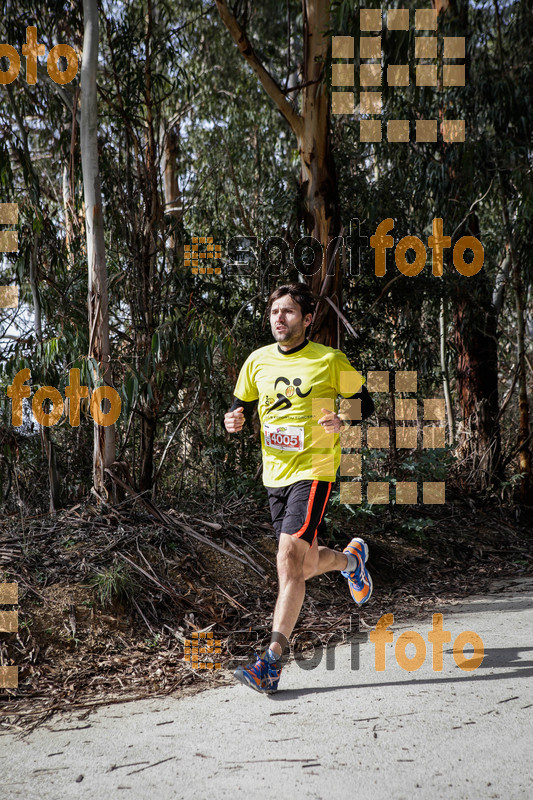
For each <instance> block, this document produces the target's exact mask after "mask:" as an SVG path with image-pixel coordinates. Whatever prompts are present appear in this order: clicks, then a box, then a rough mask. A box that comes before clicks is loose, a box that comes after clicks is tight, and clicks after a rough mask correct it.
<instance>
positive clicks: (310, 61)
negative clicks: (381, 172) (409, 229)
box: [215, 0, 342, 347]
mask: <svg viewBox="0 0 533 800" xmlns="http://www.w3.org/2000/svg"><path fill="white" fill-rule="evenodd" d="M215 2H216V5H217V8H218V12H219V14H220V16H221V18H222V21H223V22H224V24H225V25H226V27H227V29H228V30H229V32H230V34H231V36H232V37H233V39H234V41H235V42H236V44H237V46H238V48H239V51H240V52H241V54H242V56H243V57H244V58H245V59H246V61H247V62H248V64H249V65H250V67H251V68H252V69H253V71H254V72H255V73H256V75H257V77H258V79H259V81H260V82H261V84H262V86H263V88H264V90H265V91H266V93H267V94H268V96H269V97H270V98H271V100H273V101H274V103H275V104H276V106H277V107H278V109H279V111H280V112H281V114H282V115H283V116H284V117H285V119H286V120H287V122H288V123H289V125H290V127H291V130H292V132H293V134H294V136H295V138H296V143H297V147H298V152H299V154H300V164H301V174H300V191H301V199H302V204H303V215H302V216H303V221H304V225H305V228H306V230H307V233H308V234H309V235H310V236H314V237H315V239H317V240H318V242H320V244H321V246H322V249H323V254H324V255H323V258H322V263H321V268H320V270H319V271H317V272H316V273H315V274H314V275H313V276H311V277H309V279H308V283H309V284H310V286H311V288H312V289H313V291H314V292H315V293H316V294H319V293H322V294H323V295H326V296H328V297H329V298H331V299H332V300H333V302H334V303H335V305H336V306H337V307H338V308H339V310H341V304H342V298H341V286H342V276H341V270H340V259H339V258H338V256H336V257H335V258H334V259H333V264H334V265H335V269H334V271H333V268H332V269H331V270H330V271H331V272H332V273H333V274H331V275H327V272H328V262H329V261H330V258H331V251H332V248H330V249H329V251H328V245H329V244H330V242H332V240H333V239H334V238H335V237H336V236H338V234H339V230H340V211H339V197H338V192H337V181H336V176H335V165H334V160H333V155H332V152H331V140H330V134H329V128H330V125H329V123H330V119H329V113H330V111H329V102H330V101H329V96H328V92H327V90H326V86H325V82H324V75H323V70H324V64H325V63H326V56H327V51H328V46H329V41H330V0H303V3H302V6H303V17H304V30H303V48H304V60H303V80H302V86H301V88H300V91H301V93H302V99H301V113H298V112H297V111H296V110H295V108H294V106H293V105H292V104H291V103H289V101H288V100H287V97H286V93H285V92H284V91H283V90H282V89H281V87H280V85H279V83H278V82H277V81H276V80H275V79H274V77H273V76H272V75H271V74H270V73H269V72H268V70H267V69H266V68H265V67H264V65H263V64H262V62H261V61H260V59H259V58H258V56H257V54H256V53H255V51H254V49H253V46H252V44H251V42H250V40H249V38H248V36H247V34H246V31H245V30H244V28H243V27H242V26H241V25H240V23H239V22H238V21H237V19H236V17H235V16H234V14H233V13H232V12H231V11H230V10H229V8H228V5H227V2H226V0H215ZM312 336H313V339H314V340H315V341H317V342H322V343H323V344H327V345H331V346H333V347H337V346H338V345H339V344H340V343H339V332H338V324H337V314H336V312H335V310H334V309H333V308H332V307H331V306H330V304H329V303H327V302H325V301H324V302H323V303H322V304H321V305H320V307H319V308H318V309H317V315H316V317H315V319H314V321H313V330H312Z"/></svg>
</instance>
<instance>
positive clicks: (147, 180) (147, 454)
mask: <svg viewBox="0 0 533 800" xmlns="http://www.w3.org/2000/svg"><path fill="white" fill-rule="evenodd" d="M145 22H146V31H145V54H146V55H145V58H146V61H145V65H144V102H145V108H146V125H145V143H144V145H145V149H144V152H145V158H144V162H145V165H146V168H145V172H144V174H143V181H142V185H143V194H144V207H145V213H144V219H143V230H142V246H141V247H142V249H141V254H140V262H139V269H140V280H141V287H142V290H141V292H140V297H139V311H140V315H141V325H140V330H139V332H138V335H137V339H138V342H139V345H138V352H140V353H141V354H142V355H143V357H144V358H145V359H147V361H149V360H150V355H151V351H152V336H153V334H154V332H155V330H156V329H157V325H158V320H159V313H160V305H161V303H160V300H161V289H160V282H159V279H158V275H157V238H158V226H159V224H160V222H161V217H162V209H161V201H160V197H159V187H158V171H157V144H156V137H155V132H154V116H153V100H152V42H153V27H152V26H153V6H152V2H151V0H147V10H146V17H145ZM156 377H157V368H155V369H154V370H153V371H152V373H151V374H150V376H149V377H148V376H147V380H148V382H149V384H150V387H151V394H152V397H151V398H149V397H148V396H147V397H145V398H143V399H142V400H141V402H140V404H139V405H140V414H141V452H140V467H141V469H140V476H139V487H140V490H141V491H146V490H147V489H151V488H152V487H153V465H154V445H155V435H156V430H157V420H158V415H159V406H160V402H161V391H160V388H159V387H158V384H157V381H156Z"/></svg>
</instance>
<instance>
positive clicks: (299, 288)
mask: <svg viewBox="0 0 533 800" xmlns="http://www.w3.org/2000/svg"><path fill="white" fill-rule="evenodd" d="M286 294H288V295H289V296H290V297H291V298H292V299H293V300H294V302H295V303H298V305H299V306H300V308H301V310H302V317H305V316H306V315H307V314H313V313H314V310H315V306H316V299H315V296H314V294H313V292H312V291H311V289H310V288H309V286H308V285H307V284H306V283H287V284H285V286H278V288H277V289H274V291H273V292H272V294H271V295H270V297H269V298H268V302H267V307H266V310H267V314H268V315H269V316H270V309H271V308H272V303H274V301H275V300H279V299H280V297H285V295H286Z"/></svg>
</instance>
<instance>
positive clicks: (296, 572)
mask: <svg viewBox="0 0 533 800" xmlns="http://www.w3.org/2000/svg"><path fill="white" fill-rule="evenodd" d="M308 549H309V545H308V544H307V542H302V541H301V539H296V540H295V539H292V538H291V537H289V534H282V538H281V540H280V546H279V549H278V554H277V557H276V565H277V568H278V575H279V576H280V577H285V578H299V577H301V576H303V570H304V559H305V556H306V552H308Z"/></svg>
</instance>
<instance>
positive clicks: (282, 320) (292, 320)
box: [270, 294, 312, 349]
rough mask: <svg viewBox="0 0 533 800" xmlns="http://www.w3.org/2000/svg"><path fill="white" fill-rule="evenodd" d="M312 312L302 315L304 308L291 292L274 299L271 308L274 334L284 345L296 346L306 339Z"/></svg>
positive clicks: (271, 322)
mask: <svg viewBox="0 0 533 800" xmlns="http://www.w3.org/2000/svg"><path fill="white" fill-rule="evenodd" d="M311 320H312V316H311V314H307V316H305V317H302V310H301V308H300V306H299V305H298V303H296V302H295V301H294V300H293V299H292V297H291V296H290V295H289V294H286V295H284V296H283V297H280V298H279V299H278V300H274V302H273V303H272V307H271V309H270V327H271V328H272V336H273V337H274V339H275V340H276V341H277V342H278V343H279V344H280V345H282V346H283V347H288V348H289V349H290V348H291V347H296V345H298V344H300V343H301V342H303V340H304V339H305V329H306V328H307V327H308V326H309V325H310V323H311Z"/></svg>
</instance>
